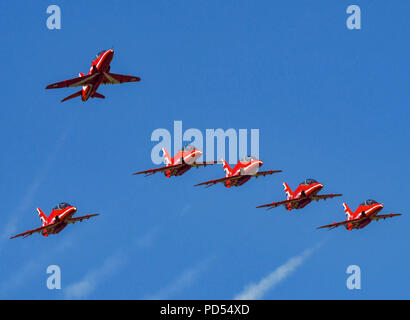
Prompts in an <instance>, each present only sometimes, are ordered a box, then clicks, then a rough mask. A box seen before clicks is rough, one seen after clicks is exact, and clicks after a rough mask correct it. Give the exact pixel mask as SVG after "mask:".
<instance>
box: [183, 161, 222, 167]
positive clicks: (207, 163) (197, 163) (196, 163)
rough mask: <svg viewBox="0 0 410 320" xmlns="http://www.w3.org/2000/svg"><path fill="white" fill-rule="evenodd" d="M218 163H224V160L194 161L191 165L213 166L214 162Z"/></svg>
mask: <svg viewBox="0 0 410 320" xmlns="http://www.w3.org/2000/svg"><path fill="white" fill-rule="evenodd" d="M218 163H222V162H221V161H207V162H194V163H190V164H189V165H190V166H192V167H195V168H199V167H206V166H211V165H213V164H218Z"/></svg>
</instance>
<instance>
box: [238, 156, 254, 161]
mask: <svg viewBox="0 0 410 320" xmlns="http://www.w3.org/2000/svg"><path fill="white" fill-rule="evenodd" d="M254 160H256V158H255V157H252V156H246V157H243V158H242V160H241V162H251V161H254Z"/></svg>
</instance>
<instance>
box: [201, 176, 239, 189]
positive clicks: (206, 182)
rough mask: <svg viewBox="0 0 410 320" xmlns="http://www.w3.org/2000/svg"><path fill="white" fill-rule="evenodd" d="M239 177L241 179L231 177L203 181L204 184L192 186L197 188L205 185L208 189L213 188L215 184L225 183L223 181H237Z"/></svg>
mask: <svg viewBox="0 0 410 320" xmlns="http://www.w3.org/2000/svg"><path fill="white" fill-rule="evenodd" d="M240 177H241V176H233V177H225V178H220V179H216V180H209V181H205V182H201V183H198V184H196V185H194V187H197V186H205V185H207V186H208V187H211V186H213V185H215V184H217V183H222V182H225V181H228V180H230V181H234V180H237V179H239V178H240Z"/></svg>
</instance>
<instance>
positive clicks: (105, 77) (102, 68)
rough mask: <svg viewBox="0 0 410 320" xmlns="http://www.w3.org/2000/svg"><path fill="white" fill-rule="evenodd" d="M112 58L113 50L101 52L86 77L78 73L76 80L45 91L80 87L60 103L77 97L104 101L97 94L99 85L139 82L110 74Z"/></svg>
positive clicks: (55, 84) (132, 77)
mask: <svg viewBox="0 0 410 320" xmlns="http://www.w3.org/2000/svg"><path fill="white" fill-rule="evenodd" d="M113 57H114V50H112V49H110V50H103V51H101V52H99V53H98V54H97V57H96V59H95V60H94V61H93V62H92V63H91V68H90V71H89V72H88V74H87V75H86V76H85V75H84V74H82V73H80V74H79V77H78V78H74V79H70V80H64V81H61V82H57V83H53V84H50V85H48V86H47V87H46V89H58V88H68V87H82V89H81V90H80V91H77V92H76V93H74V94H72V95H70V96H68V97H67V98H64V99H63V100H61V102H64V101H66V100H69V99H72V98H75V97H79V96H81V99H82V100H83V101H87V100H88V99H89V98H90V97H91V98H100V99H105V97H104V96H103V95H102V94H100V93H98V92H97V89H98V87H99V86H100V85H101V84H117V83H124V82H137V81H140V80H141V79H140V78H139V77H134V76H126V75H121V74H115V73H110V63H111V60H112V59H113Z"/></svg>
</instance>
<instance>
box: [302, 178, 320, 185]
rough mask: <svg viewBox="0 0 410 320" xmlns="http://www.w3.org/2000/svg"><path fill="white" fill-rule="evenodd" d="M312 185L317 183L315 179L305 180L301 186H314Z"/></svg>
mask: <svg viewBox="0 0 410 320" xmlns="http://www.w3.org/2000/svg"><path fill="white" fill-rule="evenodd" d="M314 183H317V181H316V180H315V179H306V180H305V181H303V182H302V183H301V184H303V185H306V186H308V185H310V184H314Z"/></svg>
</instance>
